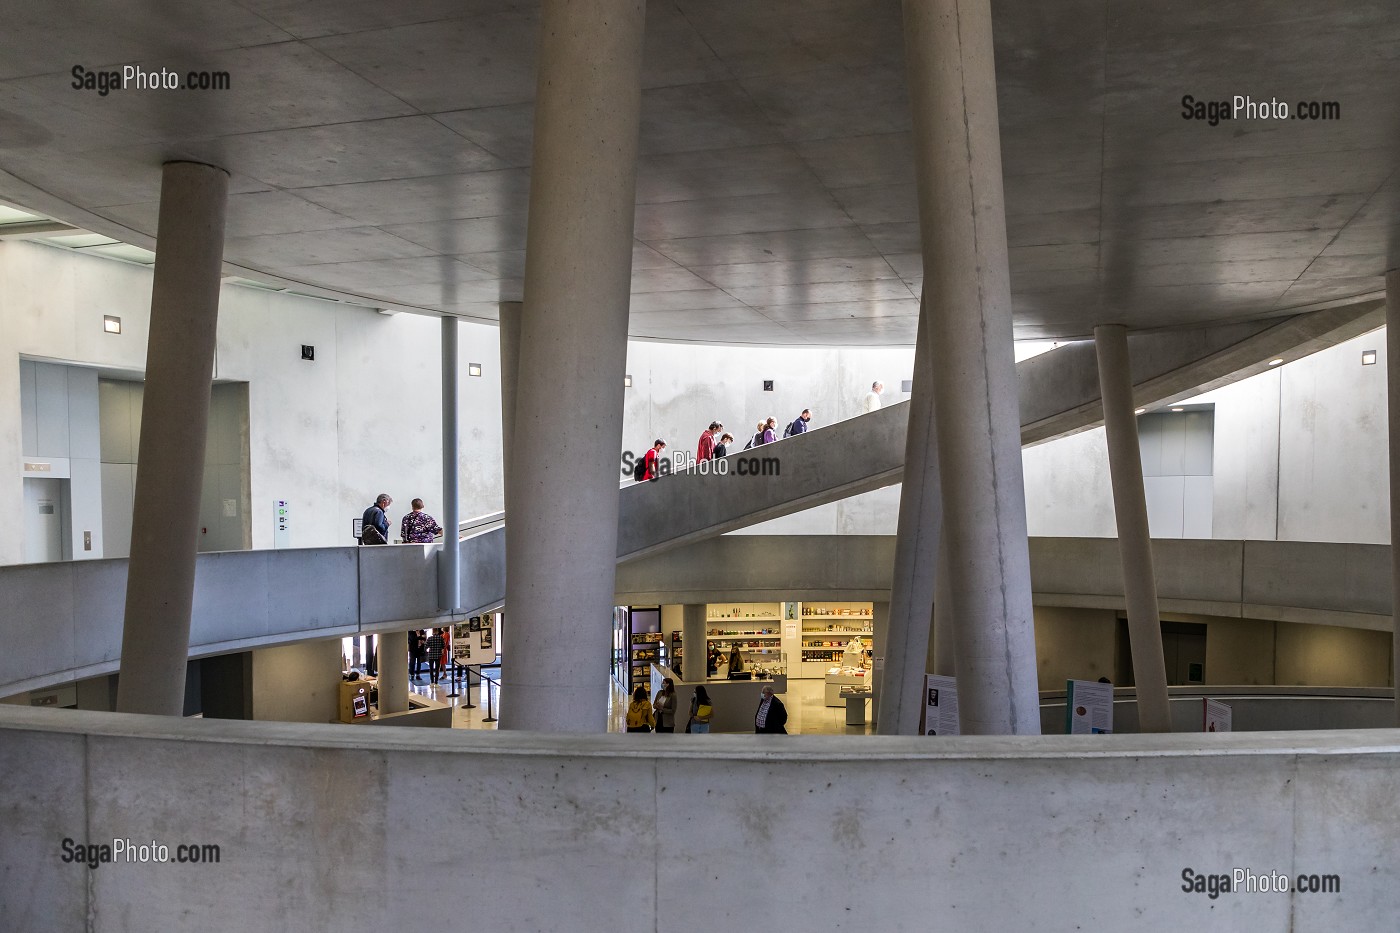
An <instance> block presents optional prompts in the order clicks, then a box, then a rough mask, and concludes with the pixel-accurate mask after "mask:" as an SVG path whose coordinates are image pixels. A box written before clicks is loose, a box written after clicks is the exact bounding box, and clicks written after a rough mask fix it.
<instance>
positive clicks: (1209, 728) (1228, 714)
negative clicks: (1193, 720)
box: [1201, 697, 1235, 732]
mask: <svg viewBox="0 0 1400 933" xmlns="http://www.w3.org/2000/svg"><path fill="white" fill-rule="evenodd" d="M1234 717H1235V711H1234V710H1232V709H1231V708H1230V707H1228V706H1226V705H1225V704H1224V703H1221V702H1220V701H1219V700H1212V699H1211V698H1210V697H1202V698H1201V731H1202V732H1230V731H1232V730H1231V725H1232V723H1233V721H1234Z"/></svg>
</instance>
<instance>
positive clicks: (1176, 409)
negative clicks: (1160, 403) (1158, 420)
mask: <svg viewBox="0 0 1400 933" xmlns="http://www.w3.org/2000/svg"><path fill="white" fill-rule="evenodd" d="M1185 410H1186V409H1184V408H1173V409H1172V411H1185Z"/></svg>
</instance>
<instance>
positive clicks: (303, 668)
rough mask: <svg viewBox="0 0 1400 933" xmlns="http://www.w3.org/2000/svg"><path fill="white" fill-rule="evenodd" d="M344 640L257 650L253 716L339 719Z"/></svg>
mask: <svg viewBox="0 0 1400 933" xmlns="http://www.w3.org/2000/svg"><path fill="white" fill-rule="evenodd" d="M340 662H341V657H340V639H338V638H331V639H321V640H319V641H308V642H302V643H301V644H299V645H281V646H279V647H276V648H259V649H256V650H255V651H254V652H253V718H254V719H270V720H276V721H278V722H336V721H337V720H339V718H340V705H339V704H340V693H339V691H340V671H341V667H340Z"/></svg>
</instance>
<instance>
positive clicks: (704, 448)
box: [695, 421, 724, 463]
mask: <svg viewBox="0 0 1400 933" xmlns="http://www.w3.org/2000/svg"><path fill="white" fill-rule="evenodd" d="M723 428H724V425H722V424H720V423H719V422H718V421H711V422H710V426H709V427H708V428H706V429H705V431H704V433H703V434H701V435H700V449H699V450H697V451H696V452H695V462H696V463H700V462H702V461H705V460H713V459H714V458H715V437H716V436H717V435H718V434H719V432H720V431H721V430H723Z"/></svg>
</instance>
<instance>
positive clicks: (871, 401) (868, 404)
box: [865, 379, 885, 415]
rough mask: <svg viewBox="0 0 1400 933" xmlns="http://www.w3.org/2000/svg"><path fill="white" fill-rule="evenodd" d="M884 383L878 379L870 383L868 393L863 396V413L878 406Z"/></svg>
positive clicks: (874, 409)
mask: <svg viewBox="0 0 1400 933" xmlns="http://www.w3.org/2000/svg"><path fill="white" fill-rule="evenodd" d="M884 388H885V385H884V383H882V382H880V381H879V380H878V379H877V380H875V381H874V382H872V383H871V384H870V394H869V395H867V396H866V397H865V413H866V414H867V415H868V414H870V413H871V412H872V411H876V410H878V409H879V407H880V393H881V392H882V391H884Z"/></svg>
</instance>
